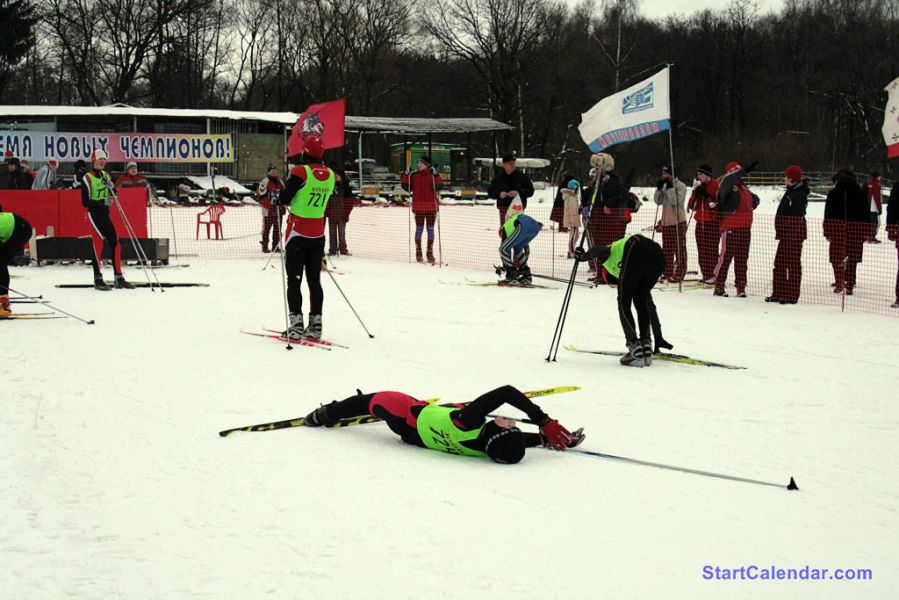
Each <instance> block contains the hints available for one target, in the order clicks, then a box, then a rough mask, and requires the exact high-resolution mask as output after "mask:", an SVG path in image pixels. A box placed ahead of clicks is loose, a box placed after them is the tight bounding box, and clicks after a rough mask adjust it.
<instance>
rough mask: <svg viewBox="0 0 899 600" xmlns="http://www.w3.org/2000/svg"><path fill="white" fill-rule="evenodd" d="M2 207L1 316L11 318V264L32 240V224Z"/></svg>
mask: <svg viewBox="0 0 899 600" xmlns="http://www.w3.org/2000/svg"><path fill="white" fill-rule="evenodd" d="M2 211H3V208H2V207H0V316H9V315H10V314H12V310H10V307H9V263H10V262H11V261H12V259H13V258H15V257H16V255H17V254H18V253H19V250H21V249H22V246H24V245H25V244H27V243H28V240H30V239H31V224H30V223H29V222H28V221H26V220H25V219H24V218H23V217H20V216H19V215H15V214H13V213H11V212H2Z"/></svg>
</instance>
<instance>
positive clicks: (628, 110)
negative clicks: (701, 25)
mask: <svg viewBox="0 0 899 600" xmlns="http://www.w3.org/2000/svg"><path fill="white" fill-rule="evenodd" d="M668 86H669V69H668V68H667V67H666V68H664V69H662V70H661V71H659V72H658V73H656V74H655V75H653V76H652V77H650V78H649V79H646V80H644V81H641V82H640V83H637V84H634V85H632V86H631V87H629V88H627V89H626V90H624V91H621V92H618V93H617V94H614V95H612V96H608V97H606V98H603V99H602V100H600V101H599V102H598V103H597V104H596V105H594V106H593V108H591V109H590V110H588V111H587V112H585V113H583V114H582V115H581V124H580V125H579V126H578V131H580V133H581V138H582V139H583V140H584V143H585V144H587V145H588V146H589V147H590V150H591V151H592V152H601V151H602V150H605V149H606V148H608V147H610V146H614V145H615V144H621V143H624V142H632V141H634V140H639V139H640V138H645V137H648V136H651V135H655V134H657V133H661V132H663V131H668V130H669V129H671V103H670V99H669V97H668Z"/></svg>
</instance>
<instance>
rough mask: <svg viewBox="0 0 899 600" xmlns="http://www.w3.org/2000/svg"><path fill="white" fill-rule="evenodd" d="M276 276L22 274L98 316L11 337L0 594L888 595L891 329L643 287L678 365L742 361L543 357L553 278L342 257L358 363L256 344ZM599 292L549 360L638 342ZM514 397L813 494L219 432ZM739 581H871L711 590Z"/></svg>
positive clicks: (639, 452) (26, 326)
mask: <svg viewBox="0 0 899 600" xmlns="http://www.w3.org/2000/svg"><path fill="white" fill-rule="evenodd" d="M263 262H264V259H263V258H260V260H259V261H249V260H246V261H219V262H216V261H198V260H191V268H189V269H167V270H164V271H160V272H159V276H160V279H162V280H165V281H198V282H206V283H210V284H211V287H209V288H175V289H169V290H166V292H165V293H160V292H155V293H153V292H150V291H149V290H134V291H124V290H114V291H112V292H108V293H98V292H94V291H93V290H62V289H56V288H54V287H53V284H57V283H82V282H89V281H90V279H91V275H90V268H89V267H44V268H40V269H33V268H28V269H16V270H15V273H16V274H18V275H21V276H22V277H21V278H17V279H16V280H14V281H15V286H16V287H17V289H20V290H23V291H27V292H30V293H33V294H39V293H43V294H44V296H45V298H48V299H49V300H50V301H51V302H52V303H55V304H56V305H58V306H59V307H61V308H63V309H65V310H67V311H70V312H73V313H75V314H78V315H79V316H82V317H84V318H88V319H96V321H97V324H96V325H94V326H86V325H84V324H81V323H79V322H77V321H75V320H73V319H66V320H56V321H10V322H4V323H2V324H0V341H2V344H0V381H2V388H0V389H2V390H3V394H2V399H3V410H2V412H0V427H2V430H3V432H4V434H3V435H2V437H0V454H2V456H3V460H2V461H0V478H2V480H3V482H4V485H3V486H2V487H0V515H2V516H0V519H2V521H0V522H2V526H0V565H2V566H0V596H3V597H10V598H54V599H57V598H77V599H82V598H102V599H110V598H127V599H132V598H216V599H218V598H324V599H332V598H410V599H413V598H423V597H428V596H434V595H439V596H441V597H446V598H488V597H490V598H496V597H521V598H538V597H550V596H552V597H562V598H573V597H578V598H791V599H792V598H841V599H842V598H892V597H895V589H896V587H897V585H899V576H897V570H896V566H895V556H896V555H897V554H899V528H897V506H899V477H897V474H899V473H897V467H896V466H895V456H896V453H897V450H899V440H897V436H896V430H897V415H899V408H897V406H896V402H895V399H896V383H897V376H896V373H897V372H899V371H897V367H899V364H897V362H899V359H897V358H896V356H897V355H899V352H897V351H899V342H897V340H896V336H895V331H896V324H895V322H894V320H893V319H890V318H887V317H882V316H874V315H865V314H855V313H852V314H840V313H839V312H838V311H836V310H834V309H833V308H829V307H821V306H808V305H802V304H800V305H798V306H787V307H782V306H779V305H778V306H771V305H767V304H765V303H764V302H763V301H762V299H761V298H753V297H751V298H748V299H745V300H743V299H736V298H728V299H717V298H712V297H711V292H708V291H698V292H691V293H685V294H671V293H666V294H657V295H656V303H657V304H658V306H659V311H660V315H661V318H662V322H663V327H664V332H665V336H666V338H667V339H669V340H670V341H672V342H673V343H674V344H675V350H674V351H675V352H679V353H684V354H689V355H691V356H696V357H699V358H705V359H709V360H716V361H720V362H727V363H731V364H738V365H742V366H745V367H747V370H745V371H731V370H725V369H714V368H711V369H710V368H704V367H695V366H689V365H680V364H674V363H663V362H656V363H654V365H653V367H652V368H650V369H629V368H624V367H621V366H619V365H618V360H617V358H615V357H609V356H596V355H589V354H580V353H573V352H568V351H566V350H564V349H560V350H559V353H558V362H557V363H553V364H547V363H546V362H545V361H544V358H545V356H546V353H547V350H548V347H549V342H550V340H551V338H552V332H553V327H554V325H555V322H556V318H557V316H558V312H559V307H560V303H561V301H562V296H563V293H564V292H563V289H562V288H564V284H558V287H559V288H560V289H559V290H558V291H549V290H528V291H526V290H519V291H516V292H510V291H508V290H499V289H496V288H491V287H475V286H469V285H464V283H465V280H466V277H468V278H470V279H474V280H485V281H489V280H490V279H491V277H492V276H491V275H490V274H485V273H483V272H475V271H468V270H462V269H454V268H442V269H421V268H420V267H419V266H418V265H406V264H400V263H390V262H381V261H374V260H365V259H359V258H355V257H354V258H350V259H340V260H339V261H337V263H338V266H339V270H341V271H344V272H346V276H345V277H342V278H341V279H340V282H339V283H340V285H341V287H342V288H343V289H344V291H345V293H346V294H347V295H348V296H349V298H350V300H351V301H352V302H353V304H354V306H355V307H356V309H357V311H358V312H359V314H360V315H361V316H362V318H363V319H364V320H365V323H366V325H367V326H368V328H369V329H370V330H371V331H372V333H374V334H375V336H376V338H375V339H373V340H370V339H368V337H367V336H366V335H365V333H364V332H363V331H362V328H361V327H360V325H359V323H358V322H357V321H356V318H355V317H354V316H353V314H352V312H351V311H350V310H349V308H348V307H347V306H346V304H345V303H344V301H343V299H342V298H341V297H340V295H339V293H338V292H337V291H336V290H335V289H334V287H333V284H332V283H331V282H330V281H329V280H328V279H327V278H325V279H324V280H323V281H324V287H325V294H326V296H325V306H324V333H325V338H327V339H331V340H334V341H337V342H339V343H342V344H346V345H348V346H350V349H349V350H344V349H340V348H336V349H334V350H333V351H332V352H321V351H319V350H317V349H315V348H304V347H295V349H294V350H293V351H291V352H287V351H285V350H284V345H283V343H279V342H277V341H274V340H267V339H262V338H255V337H252V336H246V335H241V334H240V329H241V328H245V329H248V330H256V329H259V328H261V327H262V325H263V324H265V325H267V326H269V327H279V326H280V323H281V322H283V318H284V317H283V306H282V295H281V286H280V279H279V277H280V271H274V270H270V271H261V269H260V264H262V263H263ZM128 274H129V277H130V278H131V279H133V280H135V281H138V280H140V278H141V276H142V274H141V272H140V271H139V270H138V269H135V268H133V267H132V268H130V269H128ZM439 281H445V282H451V283H462V284H463V285H441V284H440V283H439ZM550 284H551V283H550ZM551 285H555V284H551ZM613 294H614V291H613V290H610V289H607V288H603V287H601V288H597V289H594V290H591V289H584V288H576V289H575V291H574V294H573V299H572V304H571V309H570V311H569V315H568V322H567V324H566V326H565V333H564V336H563V341H562V343H563V344H566V343H568V344H575V345H577V346H578V347H581V348H587V349H594V348H595V349H608V350H618V349H623V346H624V344H623V337H622V335H621V331H620V325H619V322H618V318H617V314H616V312H615V304H614V295H613ZM14 310H15V305H14ZM22 310H24V309H22ZM505 383H512V384H514V385H516V386H517V387H519V388H520V389H536V388H542V387H549V386H554V385H580V386H582V388H583V389H582V390H581V391H579V392H574V393H570V394H560V395H557V396H550V397H546V398H541V399H538V400H537V403H538V404H539V405H541V406H542V407H543V408H544V409H545V410H547V411H548V412H549V414H551V415H552V416H553V417H555V418H558V419H559V420H560V421H561V422H562V423H563V424H564V425H566V426H567V427H569V428H571V429H573V428H575V427H580V426H583V427H585V429H586V432H587V434H588V435H587V440H586V442H585V443H584V446H583V448H585V449H588V450H595V451H599V452H604V453H609V454H618V455H623V456H628V457H633V458H638V459H643V460H650V461H656V462H662V463H666V464H674V465H681V466H685V467H690V468H696V469H704V470H710V471H721V472H725V473H730V474H733V475H738V476H743V477H750V478H755V479H763V480H766V481H774V482H783V484H784V485H786V483H787V481H788V480H789V477H790V476H791V475H793V476H795V477H796V481H797V483H798V484H799V487H800V491H798V492H787V491H786V490H778V489H775V488H770V487H763V486H753V485H748V484H745V483H737V482H732V481H723V480H717V479H710V478H704V477H698V476H694V475H687V474H683V473H676V472H671V471H665V470H660V469H655V468H650V467H645V466H637V465H629V464H623V463H620V462H614V461H610V460H604V459H597V458H591V457H585V456H579V455H574V454H560V453H552V452H547V451H543V450H531V451H529V452H528V455H527V457H526V458H525V460H524V461H523V462H522V463H521V464H520V465H518V466H502V465H495V464H493V463H491V462H489V461H485V460H477V459H466V458H460V457H453V456H449V455H444V454H440V453H437V452H429V451H424V450H421V449H417V448H413V447H410V446H404V445H403V444H402V443H400V442H399V440H398V438H396V437H395V436H393V434H391V433H390V432H389V430H388V429H387V428H386V427H385V426H383V425H364V426H359V427H353V428H349V429H343V430H312V429H288V430H284V431H272V432H256V433H237V434H234V435H232V436H229V437H228V438H224V439H222V438H219V436H218V435H217V432H218V431H219V430H222V429H226V428H230V427H237V426H241V425H249V424H255V423H260V422H266V421H272V420H278V419H285V418H292V417H297V416H302V415H305V414H306V413H307V412H309V411H310V410H311V409H312V408H314V407H316V406H318V404H319V403H321V402H328V401H330V400H332V399H340V398H343V397H346V396H349V395H352V394H353V393H354V392H355V389H356V388H357V387H358V388H361V389H362V391H363V392H371V391H377V390H384V389H396V390H401V391H405V392H408V393H411V394H413V395H417V396H419V397H434V396H440V397H441V398H443V399H444V400H447V401H464V400H469V399H472V398H474V397H475V396H477V395H478V394H480V393H482V392H484V391H487V390H489V389H491V388H493V387H495V386H498V385H502V384H505ZM514 412H515V410H514V409H512V408H509V407H506V408H504V409H503V413H505V414H513V413H514ZM753 564H755V565H759V566H762V567H764V566H768V565H772V564H773V565H776V566H779V567H783V568H801V567H803V566H805V565H810V566H812V567H818V568H830V569H834V568H839V567H842V568H869V569H872V570H873V572H874V580H873V581H852V582H846V581H828V580H825V581H705V580H703V579H702V576H701V574H702V572H701V570H702V567H703V566H704V565H713V566H721V567H732V568H734V567H739V566H741V565H753Z"/></svg>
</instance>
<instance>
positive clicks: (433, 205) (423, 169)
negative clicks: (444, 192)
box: [401, 156, 443, 264]
mask: <svg viewBox="0 0 899 600" xmlns="http://www.w3.org/2000/svg"><path fill="white" fill-rule="evenodd" d="M401 185H402V186H403V189H404V190H406V191H407V192H410V193H411V194H412V214H413V215H415V260H417V261H418V262H424V259H423V258H422V254H421V234H422V230H423V229H424V228H425V226H426V225H427V228H428V254H427V256H428V262H429V263H431V264H434V223H435V222H436V220H437V213H438V212H439V211H440V203H439V202H438V199H437V191H438V190H440V189H441V188H442V187H443V181H442V180H441V179H440V175H438V174H437V170H436V169H435V168H434V167H432V166H431V157H430V156H422V157H421V158H419V159H418V171H416V172H415V173H404V174H403V179H402V182H401Z"/></svg>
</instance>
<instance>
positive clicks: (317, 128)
mask: <svg viewBox="0 0 899 600" xmlns="http://www.w3.org/2000/svg"><path fill="white" fill-rule="evenodd" d="M345 121H346V98H341V99H339V100H332V101H331V102H322V103H319V104H313V105H312V106H310V107H309V108H307V109H306V110H305V111H304V112H303V113H302V114H301V115H300V117H299V118H298V119H297V122H296V124H295V125H294V126H293V131H292V132H291V134H290V139H288V142H287V145H288V148H289V147H291V141H294V142H295V141H296V140H303V139H305V138H306V137H308V136H311V135H314V136H316V137H320V138H321V139H322V145H323V146H324V147H325V150H327V149H328V148H340V147H341V146H343V135H344V134H343V128H344V122H345ZM300 147H301V146H300Z"/></svg>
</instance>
